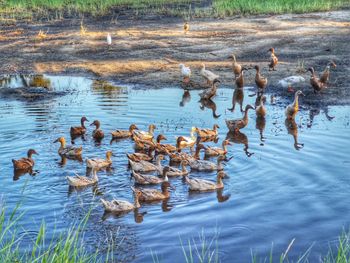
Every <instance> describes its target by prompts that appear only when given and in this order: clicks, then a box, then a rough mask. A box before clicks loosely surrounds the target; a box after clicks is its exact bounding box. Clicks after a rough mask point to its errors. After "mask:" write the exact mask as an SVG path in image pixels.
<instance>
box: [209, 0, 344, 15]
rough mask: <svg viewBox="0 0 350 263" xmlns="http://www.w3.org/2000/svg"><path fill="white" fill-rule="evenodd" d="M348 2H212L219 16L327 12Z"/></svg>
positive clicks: (246, 0) (254, 0) (296, 0)
mask: <svg viewBox="0 0 350 263" xmlns="http://www.w3.org/2000/svg"><path fill="white" fill-rule="evenodd" d="M349 4H350V1H349V0H214V5H213V7H214V9H215V10H216V12H217V13H219V14H225V15H234V14H283V13H307V12H316V11H329V10H334V9H338V8H341V7H345V6H349Z"/></svg>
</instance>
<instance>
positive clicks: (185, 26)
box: [184, 22, 190, 34]
mask: <svg viewBox="0 0 350 263" xmlns="http://www.w3.org/2000/svg"><path fill="white" fill-rule="evenodd" d="M188 31H190V24H189V23H188V22H185V24H184V32H185V34H187V33H188Z"/></svg>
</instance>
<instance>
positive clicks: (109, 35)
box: [107, 33, 112, 46]
mask: <svg viewBox="0 0 350 263" xmlns="http://www.w3.org/2000/svg"><path fill="white" fill-rule="evenodd" d="M107 44H108V45H109V46H110V45H112V37H111V34H110V33H108V34H107Z"/></svg>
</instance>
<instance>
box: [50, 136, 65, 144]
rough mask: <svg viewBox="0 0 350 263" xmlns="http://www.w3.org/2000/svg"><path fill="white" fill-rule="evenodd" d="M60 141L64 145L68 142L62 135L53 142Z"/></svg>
mask: <svg viewBox="0 0 350 263" xmlns="http://www.w3.org/2000/svg"><path fill="white" fill-rule="evenodd" d="M56 142H59V143H61V144H62V145H64V144H66V139H65V138H64V137H60V138H58V139H56V140H55V141H54V142H53V143H56Z"/></svg>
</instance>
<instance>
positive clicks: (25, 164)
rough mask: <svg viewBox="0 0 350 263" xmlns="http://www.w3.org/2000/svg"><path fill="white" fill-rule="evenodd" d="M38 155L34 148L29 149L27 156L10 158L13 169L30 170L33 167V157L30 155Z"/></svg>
mask: <svg viewBox="0 0 350 263" xmlns="http://www.w3.org/2000/svg"><path fill="white" fill-rule="evenodd" d="M33 154H36V155H39V154H38V153H37V152H36V151H35V150H34V149H29V150H28V152H27V158H21V159H19V160H15V159H12V163H13V168H14V170H30V169H32V168H33V167H34V164H35V162H34V159H33V158H32V155H33Z"/></svg>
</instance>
